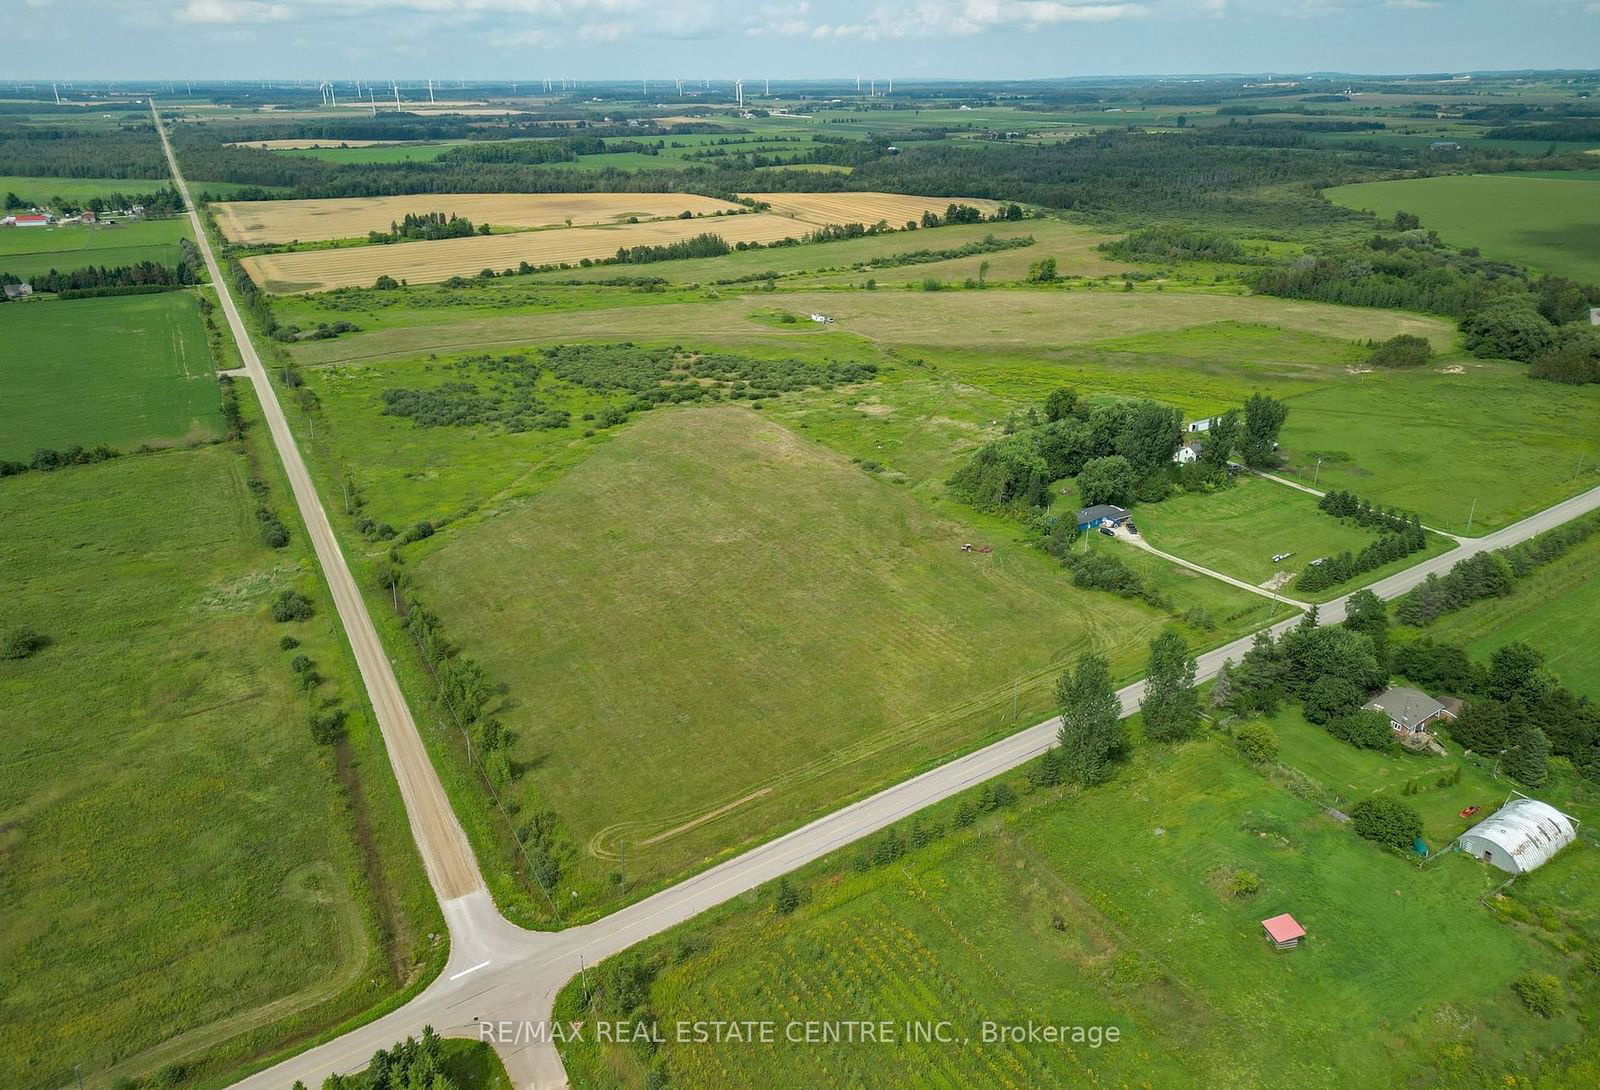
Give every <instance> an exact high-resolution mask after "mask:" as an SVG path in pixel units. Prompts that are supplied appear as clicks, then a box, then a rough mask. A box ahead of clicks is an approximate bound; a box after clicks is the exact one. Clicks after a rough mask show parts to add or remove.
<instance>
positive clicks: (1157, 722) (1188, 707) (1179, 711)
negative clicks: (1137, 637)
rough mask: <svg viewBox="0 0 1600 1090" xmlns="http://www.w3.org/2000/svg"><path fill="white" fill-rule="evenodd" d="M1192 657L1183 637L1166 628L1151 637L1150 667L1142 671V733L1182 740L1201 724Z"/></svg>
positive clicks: (1171, 740) (1156, 737) (1160, 737)
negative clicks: (1146, 671) (1143, 677)
mask: <svg viewBox="0 0 1600 1090" xmlns="http://www.w3.org/2000/svg"><path fill="white" fill-rule="evenodd" d="M1194 676H1195V661H1194V659H1193V658H1192V657H1191V656H1190V655H1189V649H1188V646H1187V645H1186V644H1185V643H1184V642H1183V637H1182V636H1180V635H1178V633H1177V632H1175V631H1173V630H1172V629H1170V628H1169V629H1166V630H1165V631H1163V632H1162V633H1161V634H1160V635H1159V636H1157V637H1156V638H1155V639H1153V640H1151V641H1150V668H1149V672H1148V673H1147V674H1146V675H1145V689H1144V700H1143V701H1142V702H1141V703H1140V704H1139V710H1140V711H1141V712H1142V713H1143V714H1144V733H1145V737H1146V738H1149V739H1151V740H1152V741H1157V742H1181V741H1183V740H1184V739H1186V738H1188V737H1190V736H1191V735H1193V734H1194V732H1195V729H1196V728H1197V727H1199V725H1200V697H1199V694H1198V693H1196V691H1195V686H1194Z"/></svg>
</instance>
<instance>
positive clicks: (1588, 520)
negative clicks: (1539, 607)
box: [1395, 514, 1600, 626]
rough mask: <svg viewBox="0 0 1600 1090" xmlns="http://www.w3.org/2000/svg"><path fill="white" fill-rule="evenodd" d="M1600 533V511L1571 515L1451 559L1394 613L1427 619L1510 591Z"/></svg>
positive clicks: (1405, 619)
mask: <svg viewBox="0 0 1600 1090" xmlns="http://www.w3.org/2000/svg"><path fill="white" fill-rule="evenodd" d="M1595 533H1600V514H1591V515H1588V516H1586V517H1584V518H1580V519H1574V520H1573V521H1572V522H1569V523H1567V524H1566V525H1564V526H1558V527H1556V528H1555V529H1554V530H1547V531H1545V532H1544V533H1542V534H1539V535H1538V536H1537V537H1532V538H1529V539H1528V540H1527V541H1521V542H1518V543H1517V544H1515V545H1509V546H1507V547H1506V548H1504V549H1497V550H1495V551H1493V552H1484V553H1477V554H1475V555H1473V556H1469V557H1467V558H1465V559H1464V560H1459V561H1457V562H1456V564H1455V566H1454V567H1452V568H1451V569H1450V570H1449V571H1448V572H1446V573H1445V574H1444V575H1430V576H1428V578H1427V579H1426V580H1424V581H1423V583H1422V585H1421V586H1419V587H1417V588H1416V589H1414V590H1412V591H1411V592H1410V593H1408V594H1406V595H1405V596H1404V597H1402V598H1400V600H1399V601H1398V603H1397V604H1396V606H1395V617H1396V619H1397V620H1399V621H1401V622H1402V623H1404V624H1410V625H1419V626H1420V625H1427V624H1431V623H1432V622H1434V621H1436V620H1438V619H1439V618H1440V617H1442V616H1444V615H1445V614H1447V613H1453V612H1455V611H1456V610H1458V609H1462V608H1464V607H1466V606H1468V605H1471V604H1472V603H1473V602H1477V601H1481V600H1483V599H1485V598H1499V597H1504V596H1505V595H1507V594H1510V593H1511V592H1512V590H1513V588H1514V584H1515V581H1516V580H1517V579H1521V578H1525V577H1527V576H1528V575H1530V574H1532V573H1533V572H1534V571H1535V570H1536V569H1538V568H1539V567H1541V566H1543V565H1545V564H1548V563H1550V562H1551V561H1552V560H1555V559H1557V558H1558V557H1560V556H1562V555H1564V554H1565V553H1566V552H1567V551H1568V550H1569V549H1571V548H1572V547H1573V546H1575V545H1578V544H1580V543H1581V542H1583V541H1587V540H1588V539H1589V538H1590V537H1592V536H1593V535H1594V534H1595Z"/></svg>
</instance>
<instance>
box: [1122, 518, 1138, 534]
mask: <svg viewBox="0 0 1600 1090" xmlns="http://www.w3.org/2000/svg"><path fill="white" fill-rule="evenodd" d="M1123 525H1124V526H1126V527H1127V528H1128V533H1130V534H1137V533H1138V532H1139V528H1138V527H1137V526H1135V525H1134V524H1133V522H1132V520H1129V521H1128V522H1125V523H1123Z"/></svg>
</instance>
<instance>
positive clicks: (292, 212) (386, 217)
mask: <svg viewBox="0 0 1600 1090" xmlns="http://www.w3.org/2000/svg"><path fill="white" fill-rule="evenodd" d="M211 210H212V213H213V214H214V215H215V216H216V220H217V226H218V227H219V228H220V229H221V231H222V233H223V234H224V235H225V236H227V238H228V240H229V241H230V242H240V243H247V244H253V243H263V242H293V241H296V240H298V241H301V242H309V241H313V240H318V239H335V238H360V237H365V236H366V234H367V232H368V231H387V230H388V229H389V225H390V223H392V222H394V221H396V220H400V219H403V218H404V217H405V216H406V214H407V213H423V212H443V213H445V214H446V215H455V216H463V217H465V218H466V219H469V220H471V221H472V222H473V223H474V224H478V223H488V224H492V225H495V226H499V227H559V226H561V225H563V224H565V223H567V221H568V220H570V221H571V222H572V223H573V224H577V225H581V226H591V225H594V224H606V223H621V222H623V221H625V220H627V219H628V217H630V216H637V217H638V218H640V219H659V218H663V217H668V216H677V215H679V214H680V213H683V212H693V213H694V214H695V215H697V216H700V215H707V214H709V213H712V212H728V211H739V210H740V206H739V205H736V204H732V203H730V202H728V201H719V200H714V199H713V198H711V197H701V196H699V195H697V194H694V193H419V194H416V195H413V196H404V197H349V198H336V199H326V200H296V201H218V202H217V203H215V204H213V205H212V206H211ZM450 241H456V240H450Z"/></svg>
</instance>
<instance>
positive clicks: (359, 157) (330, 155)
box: [274, 141, 457, 163]
mask: <svg viewBox="0 0 1600 1090" xmlns="http://www.w3.org/2000/svg"><path fill="white" fill-rule="evenodd" d="M456 143H457V142H456V141H450V142H446V143H441V144H377V145H369V146H367V147H364V148H339V147H333V148H278V149H275V152H274V153H275V154H277V155H295V156H303V157H305V158H307V159H321V160H322V161H323V162H325V163H431V162H433V161H434V160H435V159H437V158H439V156H441V155H443V154H444V153H445V151H446V150H448V149H449V148H452V147H454V146H455V144H456Z"/></svg>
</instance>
